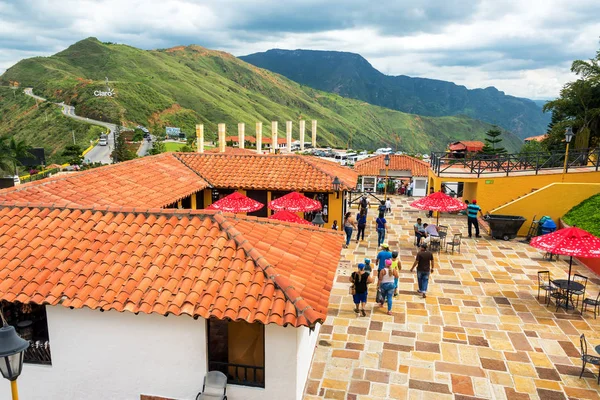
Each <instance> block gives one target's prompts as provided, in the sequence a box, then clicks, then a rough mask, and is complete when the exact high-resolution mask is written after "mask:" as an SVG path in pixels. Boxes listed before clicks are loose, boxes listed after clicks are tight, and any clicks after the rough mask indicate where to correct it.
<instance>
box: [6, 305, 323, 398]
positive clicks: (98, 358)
mask: <svg viewBox="0 0 600 400" xmlns="http://www.w3.org/2000/svg"><path fill="white" fill-rule="evenodd" d="M46 310H47V315H48V330H49V334H50V345H51V349H52V366H37V365H31V364H25V366H24V368H23V373H22V375H21V377H19V381H18V382H19V392H20V395H21V398H22V399H61V400H70V399H72V400H80V399H86V400H96V399H98V400H105V399H114V400H120V399H127V400H129V399H132V400H138V399H139V398H140V394H148V395H156V396H164V397H169V398H175V399H178V400H185V399H195V397H196V394H197V393H198V392H199V391H200V389H201V388H202V381H203V378H204V375H205V374H206V367H207V362H206V322H205V321H204V320H203V319H198V320H194V319H193V318H190V317H186V316H181V317H176V316H169V317H164V316H161V315H155V314H152V315H147V314H139V315H135V314H131V313H119V312H116V311H110V312H104V313H101V312H99V311H93V310H89V309H78V310H71V309H68V308H64V307H60V306H57V307H46ZM302 329H303V331H302V332H304V331H307V329H306V328H302ZM298 331H299V330H298V329H296V328H292V327H288V328H283V327H281V326H277V325H273V324H271V325H267V326H266V327H265V379H266V381H265V388H264V389H260V388H249V387H244V386H235V385H229V386H228V387H227V394H228V397H229V399H230V400H236V399H244V400H259V399H261V400H263V399H278V400H286V399H289V400H297V399H300V398H301V397H298V393H301V392H302V391H303V389H304V383H305V379H306V374H307V373H308V369H307V368H308V367H309V366H310V359H311V358H312V354H313V350H314V343H313V344H310V343H311V342H314V341H315V340H316V338H317V336H318V335H317V334H315V333H314V332H313V333H312V334H311V336H310V337H309V336H308V333H306V338H304V333H299V332H298ZM299 337H302V340H299ZM299 344H300V345H301V347H302V348H304V349H306V350H300V349H299V348H298V346H299ZM299 369H301V370H302V371H306V372H302V374H303V375H304V377H305V378H304V380H300V379H299V378H300V375H299V372H298V371H299ZM2 381H4V383H3V384H2V385H3V386H4V388H1V390H0V393H6V394H8V393H10V388H9V383H8V381H6V380H2ZM300 386H301V387H300ZM1 398H3V397H2V395H0V399H1Z"/></svg>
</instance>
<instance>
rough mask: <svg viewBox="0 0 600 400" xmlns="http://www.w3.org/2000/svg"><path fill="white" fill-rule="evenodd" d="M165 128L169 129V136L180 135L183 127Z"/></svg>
mask: <svg viewBox="0 0 600 400" xmlns="http://www.w3.org/2000/svg"><path fill="white" fill-rule="evenodd" d="M165 129H166V131H167V136H174V137H179V134H180V133H181V128H174V127H172V126H167V127H165Z"/></svg>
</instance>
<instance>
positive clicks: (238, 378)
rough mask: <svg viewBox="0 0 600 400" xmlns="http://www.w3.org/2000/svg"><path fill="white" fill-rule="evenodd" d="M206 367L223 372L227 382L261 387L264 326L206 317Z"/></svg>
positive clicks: (263, 380) (263, 376) (263, 381)
mask: <svg viewBox="0 0 600 400" xmlns="http://www.w3.org/2000/svg"><path fill="white" fill-rule="evenodd" d="M207 338H208V339H207V341H208V343H207V344H208V346H207V347H208V351H207V353H208V370H209V371H221V372H222V373H224V374H225V375H227V383H230V384H234V385H244V386H254V387H265V326H264V325H262V324H249V323H247V322H243V321H241V322H233V321H224V320H219V319H216V318H211V319H209V320H208V321H207Z"/></svg>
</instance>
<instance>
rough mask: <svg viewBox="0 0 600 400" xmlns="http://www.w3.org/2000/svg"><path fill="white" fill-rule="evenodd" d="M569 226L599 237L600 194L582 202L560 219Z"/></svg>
mask: <svg viewBox="0 0 600 400" xmlns="http://www.w3.org/2000/svg"><path fill="white" fill-rule="evenodd" d="M562 219H563V221H565V223H567V224H568V225H570V226H574V225H576V226H577V227H579V228H581V229H583V230H586V231H588V232H590V233H591V234H592V235H594V236H597V237H600V194H597V195H594V196H592V197H590V198H589V199H587V200H584V201H582V202H581V203H579V204H578V205H576V206H575V207H573V208H572V209H570V210H569V212H568V213H566V214H565V216H564V217H563V218H562Z"/></svg>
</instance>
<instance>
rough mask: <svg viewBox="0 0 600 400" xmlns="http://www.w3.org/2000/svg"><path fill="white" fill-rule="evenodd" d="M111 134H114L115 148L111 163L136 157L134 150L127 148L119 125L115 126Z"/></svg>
mask: <svg viewBox="0 0 600 400" xmlns="http://www.w3.org/2000/svg"><path fill="white" fill-rule="evenodd" d="M113 135H114V136H115V148H114V150H113V152H112V159H113V163H118V162H122V161H128V160H133V159H134V158H136V157H137V155H136V154H135V152H133V151H131V150H129V149H128V148H127V144H126V143H125V137H123V135H122V134H121V127H120V126H119V125H117V128H116V129H115V131H114V132H113Z"/></svg>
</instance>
